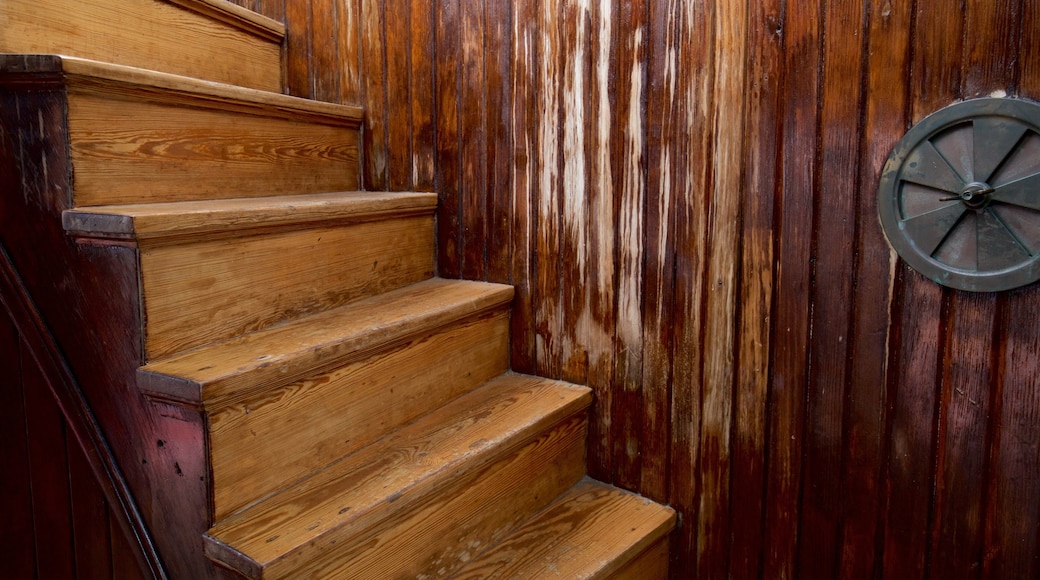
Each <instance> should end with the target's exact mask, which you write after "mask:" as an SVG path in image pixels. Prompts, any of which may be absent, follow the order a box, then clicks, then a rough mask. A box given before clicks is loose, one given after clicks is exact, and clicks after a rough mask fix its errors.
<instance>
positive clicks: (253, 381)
mask: <svg viewBox="0 0 1040 580" xmlns="http://www.w3.org/2000/svg"><path fill="white" fill-rule="evenodd" d="M512 298H513V288H512V287H511V286H504V285H499V284H487V283H483V282H468V281H462V280H444V279H440V278H434V279H431V280H427V281H424V282H420V283H417V284H413V285H410V286H406V287H404V288H399V289H397V290H393V291H390V292H386V293H383V294H379V295H376V296H372V297H370V298H365V299H362V300H358V301H355V302H352V303H349V304H346V305H344V306H342V307H340V308H336V309H332V310H328V311H325V312H320V313H317V314H314V315H312V316H308V317H306V318H301V319H298V320H293V321H291V322H288V323H285V324H282V325H278V326H274V327H271V328H268V329H265V330H262V331H258V332H254V333H250V334H246V335H243V336H240V337H236V338H233V339H230V340H227V341H224V342H221V343H217V344H213V345H209V346H206V347H202V348H198V349H195V350H191V351H188V352H185V353H182V354H179V355H177V356H173V357H170V358H166V359H161V360H156V361H153V362H151V363H149V364H148V365H146V366H144V367H141V369H140V370H139V371H138V384H139V385H140V387H141V389H142V391H144V392H145V394H147V395H149V396H152V397H155V398H158V399H162V400H167V401H172V402H181V403H184V404H187V405H191V406H197V407H203V408H206V409H209V410H217V409H220V408H221V407H224V406H227V405H230V404H234V402H235V401H238V400H246V399H250V398H253V397H255V396H256V395H258V394H260V393H263V392H264V391H265V390H266V389H269V388H272V387H275V386H279V385H284V384H287V383H289V382H292V381H296V380H301V379H305V378H307V377H309V376H312V375H314V374H316V373H318V372H320V371H322V370H328V369H334V368H337V367H339V366H342V365H343V364H346V363H348V362H350V361H352V360H358V359H359V358H362V357H367V356H369V355H370V354H372V353H374V352H381V351H383V350H385V349H387V348H389V346H391V345H394V344H397V343H401V342H404V341H407V340H410V339H411V338H413V337H417V336H424V335H426V334H429V333H430V332H431V331H432V330H433V329H436V328H439V327H441V326H443V325H445V324H447V323H449V322H452V321H456V320H460V319H464V318H468V317H472V316H479V315H481V314H485V313H489V312H491V311H494V310H498V309H502V308H505V307H506V306H508V304H509V302H510V301H511V300H512Z"/></svg>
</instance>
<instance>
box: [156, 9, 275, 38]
mask: <svg viewBox="0 0 1040 580" xmlns="http://www.w3.org/2000/svg"><path fill="white" fill-rule="evenodd" d="M166 1H167V2H169V3H171V4H175V5H177V6H180V7H181V8H184V9H186V10H191V11H192V12H197V13H199V14H202V15H203V16H207V17H209V18H212V19H214V20H219V21H220V22H223V23H225V24H229V25H231V26H234V27H235V28H238V29H239V30H242V31H243V32H247V33H249V34H252V35H253V36H257V37H259V38H262V39H264V40H267V41H270V42H274V43H280V42H282V41H283V40H284V39H285V24H283V23H281V22H278V21H277V20H274V19H273V18H268V17H267V16H264V15H263V14H260V13H257V12H253V11H252V10H249V9H247V8H244V7H242V6H239V5H238V4H235V3H233V2H229V1H228V0H166Z"/></svg>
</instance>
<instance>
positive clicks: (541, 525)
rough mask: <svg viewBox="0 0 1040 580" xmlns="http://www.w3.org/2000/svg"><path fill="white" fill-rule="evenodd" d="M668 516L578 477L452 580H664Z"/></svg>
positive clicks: (652, 505)
mask: <svg viewBox="0 0 1040 580" xmlns="http://www.w3.org/2000/svg"><path fill="white" fill-rule="evenodd" d="M674 527H675V511H674V510H672V509H671V508H668V507H664V506H660V505H658V504H655V503H653V502H651V501H650V500H647V499H645V498H642V497H639V496H637V495H635V494H632V493H629V492H625V491H622V490H619V489H617V488H615V487H611V486H609V485H606V484H603V483H599V482H597V481H593V480H591V479H585V480H583V481H582V482H581V483H579V484H577V485H575V486H574V487H573V488H572V489H570V490H568V491H567V492H566V493H564V494H563V495H561V496H560V497H559V498H558V499H557V500H556V501H554V502H553V503H552V504H551V505H550V506H549V507H547V508H546V509H545V510H544V511H542V512H541V513H539V514H538V515H536V516H535V517H533V518H531V519H530V520H529V521H527V522H525V523H524V524H523V525H522V526H521V527H520V528H518V529H517V530H516V531H514V532H513V533H512V534H510V535H509V537H508V538H506V539H505V540H504V541H503V542H502V543H500V544H498V545H497V546H495V547H493V548H491V549H490V550H488V551H487V552H485V553H484V554H482V555H480V556H479V557H477V558H475V559H474V560H473V561H471V562H469V563H468V564H467V565H466V566H465V568H463V569H462V570H460V571H459V572H458V573H457V574H455V575H453V576H452V577H451V578H452V579H453V580H475V579H478V578H480V579H492V578H503V579H505V578H508V579H511V580H522V579H530V580H543V579H548V578H566V579H568V580H570V579H575V578H589V579H605V578H610V579H614V580H618V579H628V578H630V579H632V580H637V579H638V580H655V579H660V580H664V579H665V578H667V577H668V534H669V532H671V530H672V528H674Z"/></svg>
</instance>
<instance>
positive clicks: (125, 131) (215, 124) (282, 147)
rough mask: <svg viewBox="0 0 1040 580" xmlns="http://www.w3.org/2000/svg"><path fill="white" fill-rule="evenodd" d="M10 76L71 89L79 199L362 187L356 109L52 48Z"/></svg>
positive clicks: (19, 58)
mask: <svg viewBox="0 0 1040 580" xmlns="http://www.w3.org/2000/svg"><path fill="white" fill-rule="evenodd" d="M0 75H2V76H3V80H4V82H7V83H26V84H29V83H36V84H37V86H41V87H42V86H50V87H52V88H54V89H55V90H61V89H65V90H66V95H67V99H68V107H67V109H68V110H67V119H68V120H67V124H68V128H67V130H68V138H69V143H70V158H71V161H72V165H73V171H74V172H75V189H74V191H73V192H72V194H73V204H74V205H75V206H77V207H84V206H96V205H123V204H140V203H162V202H174V201H196V200H207V199H224V198H236V197H266V196H272V195H297V194H312V193H322V192H329V191H352V190H356V189H358V186H359V181H358V167H357V166H358V162H357V160H358V127H359V124H360V120H361V118H362V112H361V109H359V108H357V107H349V106H345V105H336V104H332V103H320V102H316V101H308V100H306V99H299V98H295V97H290V96H286V95H282V94H278V93H273V92H265V91H259V90H253V89H246V88H241V87H236V86H232V85H226V84H220V83H214V82H208V81H203V80H198V79H193V78H188V77H183V76H176V75H171V74H165V73H159V72H154V71H149V70H144V69H139V68H131V67H126V66H120V65H113V64H108V63H102V62H97V61H91V60H85V59H79V58H72V57H59V56H53V55H43V56H25V55H0ZM41 83H43V84H41Z"/></svg>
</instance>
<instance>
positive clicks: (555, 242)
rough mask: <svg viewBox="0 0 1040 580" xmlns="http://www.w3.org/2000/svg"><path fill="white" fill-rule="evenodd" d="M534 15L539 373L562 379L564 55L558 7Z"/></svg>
mask: <svg viewBox="0 0 1040 580" xmlns="http://www.w3.org/2000/svg"><path fill="white" fill-rule="evenodd" d="M536 6H537V8H536V12H535V14H534V18H535V26H536V27H537V33H536V35H535V42H536V43H537V46H538V53H537V55H538V56H537V60H536V61H535V62H534V63H533V67H532V68H533V69H534V71H535V74H536V75H537V76H536V79H537V80H536V81H535V82H536V83H537V85H536V87H537V88H536V93H535V95H536V96H535V99H536V101H535V102H536V109H535V110H534V115H533V116H532V117H531V118H530V119H531V120H533V121H532V122H533V129H534V139H533V147H532V148H531V150H530V153H531V157H532V159H533V161H534V175H533V182H532V186H533V189H532V200H533V207H532V209H533V210H534V216H535V220H536V221H535V226H534V229H533V231H532V234H533V238H534V248H533V249H534V254H535V255H534V263H533V266H534V270H533V276H534V288H533V295H532V300H533V302H534V313H533V314H534V329H535V365H536V366H535V370H536V373H537V374H538V375H541V376H545V377H552V378H559V377H560V376H561V374H562V372H563V369H562V364H563V362H562V360H561V357H562V354H561V349H560V345H559V344H558V343H560V342H562V341H563V340H564V331H563V305H562V297H561V295H560V292H561V289H560V284H561V282H562V281H561V279H560V268H561V264H562V255H561V253H560V237H561V235H562V232H561V230H560V224H561V223H562V221H561V215H560V211H561V204H560V191H561V174H560V171H561V168H562V164H561V163H560V151H561V146H562V139H561V137H562V134H563V133H562V131H561V129H560V115H561V111H562V109H561V103H560V96H561V94H562V82H561V81H562V75H561V73H560V70H561V66H562V62H563V54H562V45H561V43H560V29H559V24H560V23H559V18H558V14H557V10H556V8H557V7H556V5H555V3H553V2H549V1H542V2H539V3H537V4H536Z"/></svg>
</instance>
